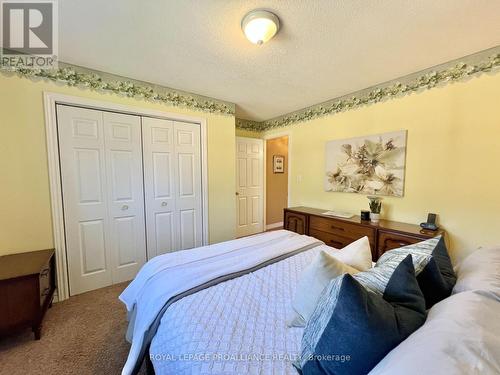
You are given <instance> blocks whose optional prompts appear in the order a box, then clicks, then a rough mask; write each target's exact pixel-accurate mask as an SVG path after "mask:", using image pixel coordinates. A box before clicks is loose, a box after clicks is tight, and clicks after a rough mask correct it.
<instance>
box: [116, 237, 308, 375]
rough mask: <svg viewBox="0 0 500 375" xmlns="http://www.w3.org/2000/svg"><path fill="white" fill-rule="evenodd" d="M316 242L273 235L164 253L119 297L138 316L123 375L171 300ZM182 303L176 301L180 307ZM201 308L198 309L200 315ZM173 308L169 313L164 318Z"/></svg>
mask: <svg viewBox="0 0 500 375" xmlns="http://www.w3.org/2000/svg"><path fill="white" fill-rule="evenodd" d="M316 242H317V240H316V239H314V238H312V237H308V236H301V235H298V234H295V233H292V232H288V231H276V232H270V233H266V234H264V235H259V236H254V237H248V238H245V239H241V240H236V241H230V242H226V243H222V244H218V245H213V246H206V247H203V248H199V249H196V250H190V251H186V252H178V253H172V254H165V255H162V256H159V257H156V258H154V259H153V260H151V261H150V262H148V264H146V265H145V266H144V267H143V268H142V269H141V271H140V272H139V274H138V275H137V277H136V278H135V280H134V281H132V283H131V284H130V285H129V287H127V289H126V290H125V291H124V292H123V293H122V295H121V296H120V299H121V300H122V301H123V302H124V303H125V305H126V306H127V309H128V311H129V312H131V311H132V309H133V308H134V306H135V313H136V314H135V323H134V329H133V341H132V346H131V349H130V352H129V356H128V359H127V362H126V363H125V366H124V368H123V370H122V374H124V375H128V374H130V373H132V371H133V369H134V367H135V365H136V362H137V360H138V359H139V357H140V353H141V349H142V348H143V345H144V343H145V335H146V333H147V331H148V329H149V328H150V327H151V326H152V324H153V322H154V321H155V319H156V317H157V316H158V315H159V313H160V311H161V310H162V308H163V307H164V306H165V304H166V302H167V301H168V300H169V299H170V298H172V297H174V296H176V295H178V294H180V293H183V292H185V291H187V290H190V289H191V288H194V287H197V286H199V285H202V284H204V283H206V282H208V281H210V280H214V279H216V278H218V277H221V276H224V275H227V274H231V273H234V272H239V271H242V270H246V269H249V268H252V267H254V266H256V265H259V264H261V263H263V262H265V261H268V260H271V259H274V258H276V257H278V256H281V255H283V254H287V253H290V252H292V251H294V250H298V249H300V248H302V247H304V246H307V245H312V244H314V243H316ZM256 273H257V272H256ZM240 279H241V278H240ZM221 285H223V284H221ZM210 289H213V288H209V290H210ZM201 293H202V292H199V293H196V294H195V296H198V295H201ZM225 297H227V296H225ZM186 298H188V297H186ZM186 298H184V299H182V300H181V301H179V302H180V303H182V301H184V300H185V299H186ZM197 298H198V297H197ZM176 304H177V303H174V305H173V306H175V305H176ZM203 305H204V304H202V305H201V306H200V309H202V310H204V307H202V306H203ZM173 306H170V307H169V308H168V309H167V313H168V312H169V311H170V308H171V307H173ZM223 308H226V307H223ZM183 314H184V315H187V314H188V311H183ZM250 316H251V315H250ZM179 328H181V327H179ZM171 333H172V334H176V332H171ZM183 334H184V332H183ZM189 337H192V335H191V336H190V335H188V336H186V338H187V339H189Z"/></svg>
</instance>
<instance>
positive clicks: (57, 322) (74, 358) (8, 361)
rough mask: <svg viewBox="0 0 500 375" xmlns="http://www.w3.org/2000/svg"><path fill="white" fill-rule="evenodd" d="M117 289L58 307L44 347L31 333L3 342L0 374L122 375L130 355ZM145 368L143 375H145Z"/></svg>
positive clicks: (48, 320) (51, 313) (48, 322)
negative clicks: (120, 374) (121, 372)
mask: <svg viewBox="0 0 500 375" xmlns="http://www.w3.org/2000/svg"><path fill="white" fill-rule="evenodd" d="M126 285H127V284H126V283H125V284H118V285H113V286H111V287H107V288H104V289H99V290H96V291H92V292H88V293H84V294H81V295H78V296H75V297H71V298H70V299H69V300H67V301H64V302H60V303H55V304H54V305H53V306H52V308H51V309H49V310H48V311H47V314H46V315H45V319H44V324H43V328H42V338H41V340H40V341H35V340H33V334H32V333H31V330H30V329H27V330H26V331H23V332H20V333H19V334H17V335H13V336H9V337H2V338H0V374H2V375H3V374H10V375H16V374H21V375H32V374H44V375H47V374H50V375H58V374H79V375H86V374H119V373H120V371H121V368H122V366H123V364H124V363H125V359H126V357H127V354H128V349H129V346H130V345H129V344H128V343H127V342H126V341H125V330H126V320H125V308H124V305H123V304H122V303H121V302H120V301H118V295H119V294H120V293H121V291H122V290H123V289H124V288H125V286H126ZM145 373H146V372H145V366H144V364H143V368H142V369H141V374H145Z"/></svg>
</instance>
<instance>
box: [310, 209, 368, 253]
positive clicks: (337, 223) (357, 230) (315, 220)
mask: <svg viewBox="0 0 500 375" xmlns="http://www.w3.org/2000/svg"><path fill="white" fill-rule="evenodd" d="M309 226H310V228H311V229H316V230H320V231H322V232H327V233H331V234H335V235H337V236H341V237H344V238H349V239H351V241H350V242H352V241H355V240H357V239H359V238H361V237H364V236H367V237H368V240H369V241H370V244H372V246H373V245H374V244H375V229H372V228H367V227H363V226H361V225H355V224H350V223H346V222H344V221H341V220H335V219H326V218H323V217H317V216H312V217H311V219H310V224H309Z"/></svg>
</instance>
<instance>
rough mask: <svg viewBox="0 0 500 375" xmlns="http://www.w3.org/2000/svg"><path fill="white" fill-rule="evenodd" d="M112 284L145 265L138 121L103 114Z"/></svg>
mask: <svg viewBox="0 0 500 375" xmlns="http://www.w3.org/2000/svg"><path fill="white" fill-rule="evenodd" d="M103 117H104V137H105V150H106V152H105V153H106V172H107V173H106V176H107V186H108V189H107V194H108V196H107V199H108V202H109V205H108V213H109V217H110V221H111V231H110V237H111V238H110V243H109V246H110V247H111V255H112V257H111V265H112V279H113V283H119V282H122V281H127V280H131V279H133V278H134V276H135V275H136V273H137V272H138V271H139V269H140V267H141V266H142V265H143V264H144V262H145V261H146V235H145V219H144V193H143V176H142V141H141V118H140V117H139V116H131V115H123V114H117V113H108V112H104V113H103Z"/></svg>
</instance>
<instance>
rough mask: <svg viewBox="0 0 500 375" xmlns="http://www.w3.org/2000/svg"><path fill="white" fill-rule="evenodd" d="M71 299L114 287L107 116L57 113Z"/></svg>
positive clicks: (59, 110)
mask: <svg viewBox="0 0 500 375" xmlns="http://www.w3.org/2000/svg"><path fill="white" fill-rule="evenodd" d="M57 120H58V131H59V148H60V154H61V155H60V159H61V179H62V192H63V205H64V220H65V230H66V247H67V259H68V271H69V283H70V294H71V295H75V294H78V293H83V292H86V291H88V290H92V289H97V288H101V287H103V286H107V285H111V283H112V261H111V247H110V241H111V239H110V238H109V233H110V232H111V230H110V229H111V223H110V220H109V216H108V207H107V180H106V172H105V170H106V166H105V164H106V162H105V161H106V156H105V152H104V149H105V148H104V125H103V118H102V112H99V111H94V110H89V109H82V108H73V107H66V106H58V107H57Z"/></svg>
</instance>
